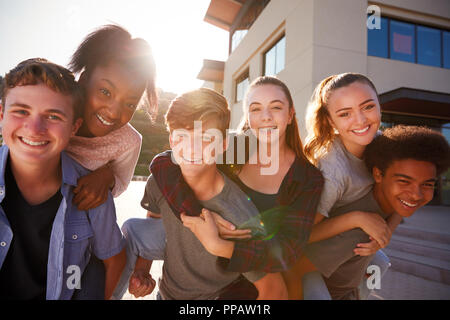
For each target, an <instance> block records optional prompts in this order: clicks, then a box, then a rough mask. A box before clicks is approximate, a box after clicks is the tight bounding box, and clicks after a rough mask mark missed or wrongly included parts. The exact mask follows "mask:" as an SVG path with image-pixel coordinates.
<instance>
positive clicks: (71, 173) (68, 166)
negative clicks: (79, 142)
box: [0, 145, 79, 198]
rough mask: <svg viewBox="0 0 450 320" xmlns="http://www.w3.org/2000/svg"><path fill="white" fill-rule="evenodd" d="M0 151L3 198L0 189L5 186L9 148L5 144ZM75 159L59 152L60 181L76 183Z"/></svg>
mask: <svg viewBox="0 0 450 320" xmlns="http://www.w3.org/2000/svg"><path fill="white" fill-rule="evenodd" d="M0 150H1V152H0V198H3V197H2V196H3V194H2V193H1V190H3V191H4V188H5V168H6V161H8V155H9V148H8V146H7V145H3V146H2V147H1V149H0ZM74 162H75V160H73V159H72V158H71V157H69V156H68V155H67V154H66V153H65V152H64V151H63V152H61V169H62V176H63V177H62V182H63V184H68V185H71V186H76V185H77V180H78V177H79V173H78V172H77V170H76V166H75V164H74Z"/></svg>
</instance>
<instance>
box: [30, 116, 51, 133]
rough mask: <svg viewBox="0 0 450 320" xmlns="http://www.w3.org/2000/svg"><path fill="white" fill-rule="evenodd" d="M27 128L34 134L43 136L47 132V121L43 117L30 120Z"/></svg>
mask: <svg viewBox="0 0 450 320" xmlns="http://www.w3.org/2000/svg"><path fill="white" fill-rule="evenodd" d="M25 127H26V128H27V129H28V130H29V131H30V132H31V133H33V134H42V133H44V132H45V131H46V130H47V124H46V122H45V119H42V118H41V117H34V118H30V119H29V120H28V121H27V122H26V124H25Z"/></svg>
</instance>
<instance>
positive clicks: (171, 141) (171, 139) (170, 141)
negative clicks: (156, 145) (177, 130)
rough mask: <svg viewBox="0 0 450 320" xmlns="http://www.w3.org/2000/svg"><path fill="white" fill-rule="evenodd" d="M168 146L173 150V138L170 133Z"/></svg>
mask: <svg viewBox="0 0 450 320" xmlns="http://www.w3.org/2000/svg"><path fill="white" fill-rule="evenodd" d="M169 146H170V149H173V137H172V132H171V133H169Z"/></svg>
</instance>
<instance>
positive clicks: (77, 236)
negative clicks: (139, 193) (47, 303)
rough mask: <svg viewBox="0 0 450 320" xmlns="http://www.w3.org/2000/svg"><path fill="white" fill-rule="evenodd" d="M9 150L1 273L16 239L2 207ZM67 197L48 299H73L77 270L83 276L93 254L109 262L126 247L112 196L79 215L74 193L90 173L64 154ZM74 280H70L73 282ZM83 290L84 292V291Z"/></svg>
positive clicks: (54, 242) (56, 231)
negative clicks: (109, 259)
mask: <svg viewBox="0 0 450 320" xmlns="http://www.w3.org/2000/svg"><path fill="white" fill-rule="evenodd" d="M8 153H9V149H8V147H7V146H6V145H4V146H2V147H0V272H1V266H2V265H3V261H4V260H5V258H6V255H7V253H8V250H9V247H10V244H11V241H12V239H13V237H14V235H13V232H12V230H11V226H10V224H9V222H8V219H7V217H6V215H5V212H4V211H3V208H2V207H1V203H2V201H3V199H4V198H5V193H6V192H7V190H6V188H5V166H6V161H7V159H8ZM61 167H62V185H61V194H62V196H63V198H62V201H61V204H60V206H59V209H58V212H57V213H56V216H55V219H54V221H53V226H52V232H51V235H50V244H49V253H48V263H47V299H48V300H57V299H70V298H71V297H72V294H73V290H74V286H73V281H72V280H73V279H72V277H71V276H72V275H74V271H73V270H74V267H73V266H75V268H79V270H80V272H81V274H82V272H83V271H84V269H85V267H86V265H87V263H88V262H89V259H90V256H91V253H93V254H95V255H96V256H97V257H98V258H99V259H102V260H105V259H108V258H110V257H112V256H115V255H116V254H118V253H119V252H121V251H122V249H123V248H124V246H125V240H124V238H123V236H122V233H121V231H120V228H119V226H118V225H117V223H116V210H115V207H114V201H113V198H112V196H111V194H109V195H108V200H107V201H106V202H105V203H104V204H102V205H100V206H98V207H97V208H94V209H90V210H87V211H79V210H78V209H77V208H76V206H75V205H74V204H73V203H72V198H73V192H72V190H73V189H74V188H75V187H76V185H77V180H78V178H80V177H82V176H84V175H86V174H88V173H89V170H87V169H85V168H84V167H82V166H81V165H80V164H78V163H77V162H76V161H75V160H73V159H72V158H71V157H69V156H68V155H67V154H66V153H64V152H62V153H61ZM69 277H70V279H69ZM81 289H82V288H81Z"/></svg>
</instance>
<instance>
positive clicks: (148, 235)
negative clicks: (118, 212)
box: [112, 218, 166, 300]
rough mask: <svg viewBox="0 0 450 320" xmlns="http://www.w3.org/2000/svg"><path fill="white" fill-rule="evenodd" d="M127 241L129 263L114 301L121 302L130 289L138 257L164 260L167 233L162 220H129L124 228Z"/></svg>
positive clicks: (115, 292) (118, 285)
mask: <svg viewBox="0 0 450 320" xmlns="http://www.w3.org/2000/svg"><path fill="white" fill-rule="evenodd" d="M122 232H123V234H124V236H125V239H126V241H127V246H126V249H127V263H126V265H125V268H124V270H123V272H122V275H121V277H120V280H119V283H118V284H117V286H116V289H115V290H114V293H113V297H112V299H115V300H120V299H122V297H123V295H124V294H125V292H126V291H127V289H128V284H129V281H130V277H131V275H132V274H133V271H134V266H135V265H136V260H137V258H138V257H142V258H144V259H147V260H152V261H153V260H164V248H165V245H166V232H165V230H164V225H163V222H162V219H155V218H145V219H139V218H134V219H129V220H127V221H125V223H124V224H123V226H122Z"/></svg>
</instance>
